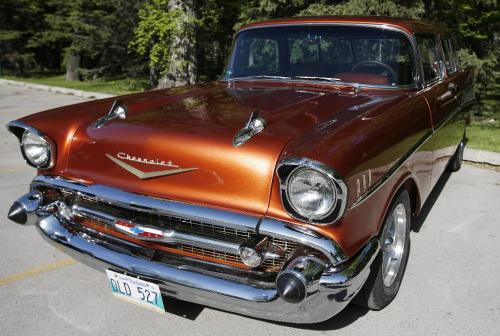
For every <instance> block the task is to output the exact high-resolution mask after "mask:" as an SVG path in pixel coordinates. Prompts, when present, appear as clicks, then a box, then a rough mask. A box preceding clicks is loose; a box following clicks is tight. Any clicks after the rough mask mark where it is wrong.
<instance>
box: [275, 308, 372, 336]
mask: <svg viewBox="0 0 500 336" xmlns="http://www.w3.org/2000/svg"><path fill="white" fill-rule="evenodd" d="M369 311H370V310H369V309H367V308H361V307H358V306H355V305H354V304H352V303H350V304H349V305H348V306H347V307H346V308H345V309H344V310H342V311H341V312H340V313H338V314H337V315H335V316H333V317H332V318H330V319H328V320H326V321H323V322H320V323H311V324H293V323H280V322H277V323H276V324H278V325H282V326H286V327H289V328H295V329H303V330H315V331H328V330H338V329H342V328H345V327H347V326H348V325H350V324H352V323H354V322H355V321H356V320H357V319H359V318H360V317H362V316H364V315H366V314H367V313H368V312H369Z"/></svg>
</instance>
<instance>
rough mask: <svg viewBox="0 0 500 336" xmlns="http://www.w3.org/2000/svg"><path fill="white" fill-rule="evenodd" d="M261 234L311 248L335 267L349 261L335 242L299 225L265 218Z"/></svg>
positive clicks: (261, 225) (260, 226) (260, 228)
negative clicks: (321, 254)
mask: <svg viewBox="0 0 500 336" xmlns="http://www.w3.org/2000/svg"><path fill="white" fill-rule="evenodd" d="M259 234H262V235H266V236H274V237H280V238H283V239H287V240H291V241H294V242H297V243H300V244H303V245H306V246H309V247H311V248H313V249H315V250H318V251H319V252H321V253H323V254H324V255H325V256H327V257H328V259H329V260H330V262H331V264H332V265H333V266H336V265H339V264H341V263H343V262H345V261H346V260H347V256H346V255H345V253H344V251H343V250H342V248H341V247H340V246H339V245H338V244H337V243H336V242H335V241H334V240H332V239H328V238H326V237H323V236H321V235H319V234H318V233H316V232H314V231H312V230H309V229H307V228H304V227H301V226H298V225H294V224H291V223H286V222H283V221H280V220H277V219H273V218H264V219H263V220H262V222H261V223H260V225H259Z"/></svg>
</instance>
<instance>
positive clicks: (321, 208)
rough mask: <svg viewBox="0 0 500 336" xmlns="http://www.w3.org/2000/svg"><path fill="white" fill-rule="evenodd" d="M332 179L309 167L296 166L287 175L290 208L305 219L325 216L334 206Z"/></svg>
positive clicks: (335, 196)
mask: <svg viewBox="0 0 500 336" xmlns="http://www.w3.org/2000/svg"><path fill="white" fill-rule="evenodd" d="M336 194H337V192H336V189H335V185H334V184H333V182H332V180H331V179H329V178H328V176H326V175H325V174H323V173H321V172H319V171H317V170H314V169H311V168H297V169H295V170H294V171H293V172H292V173H291V174H290V176H289V177H288V183H287V196H288V200H289V201H290V205H291V206H292V208H293V209H294V210H295V211H296V212H297V213H298V214H299V215H301V216H303V217H305V218H307V219H320V218H324V217H326V216H327V215H328V214H329V213H330V212H331V211H332V210H333V209H334V207H335V201H336V199H337V195H336Z"/></svg>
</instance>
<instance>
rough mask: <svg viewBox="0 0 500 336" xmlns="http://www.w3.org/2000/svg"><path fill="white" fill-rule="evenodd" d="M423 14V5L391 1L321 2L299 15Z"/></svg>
mask: <svg viewBox="0 0 500 336" xmlns="http://www.w3.org/2000/svg"><path fill="white" fill-rule="evenodd" d="M423 14H424V4H423V3H422V2H421V1H413V2H411V3H410V4H409V6H407V5H406V4H405V3H404V2H399V1H392V0H383V1H381V0H347V1H343V2H340V3H338V2H337V1H335V2H333V4H332V2H331V1H322V2H320V3H315V4H311V5H310V6H309V7H307V8H306V9H305V10H303V11H301V12H300V13H299V15H301V16H304V15H384V16H398V17H409V18H421V17H422V16H423Z"/></svg>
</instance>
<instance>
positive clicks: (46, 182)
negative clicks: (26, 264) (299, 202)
mask: <svg viewBox="0 0 500 336" xmlns="http://www.w3.org/2000/svg"><path fill="white" fill-rule="evenodd" d="M40 185H41V186H49V187H50V186H52V187H57V188H60V189H65V190H69V191H76V192H78V193H80V194H81V195H86V196H89V197H91V198H96V199H97V200H99V201H101V202H105V203H109V204H114V205H117V206H119V207H123V208H126V209H130V210H135V211H142V212H150V213H157V214H163V215H167V216H169V215H171V216H178V217H184V218H189V219H193V220H197V221H202V222H205V223H209V224H214V225H221V226H227V227H231V228H235V229H240V230H242V229H244V230H253V231H255V229H256V227H257V224H258V223H259V219H260V217H257V216H251V215H246V214H240V213H235V212H229V211H223V210H218V209H212V208H208V207H202V206H198V205H191V204H186V203H181V202H176V201H171V200H165V199H159V198H153V197H149V196H144V195H139V194H135V193H130V192H126V191H122V190H119V189H116V188H112V187H107V186H104V185H101V184H93V185H86V184H84V183H80V182H76V181H72V180H68V179H65V178H63V177H59V176H52V175H39V176H37V177H35V179H34V180H33V182H32V188H34V187H36V186H40Z"/></svg>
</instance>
